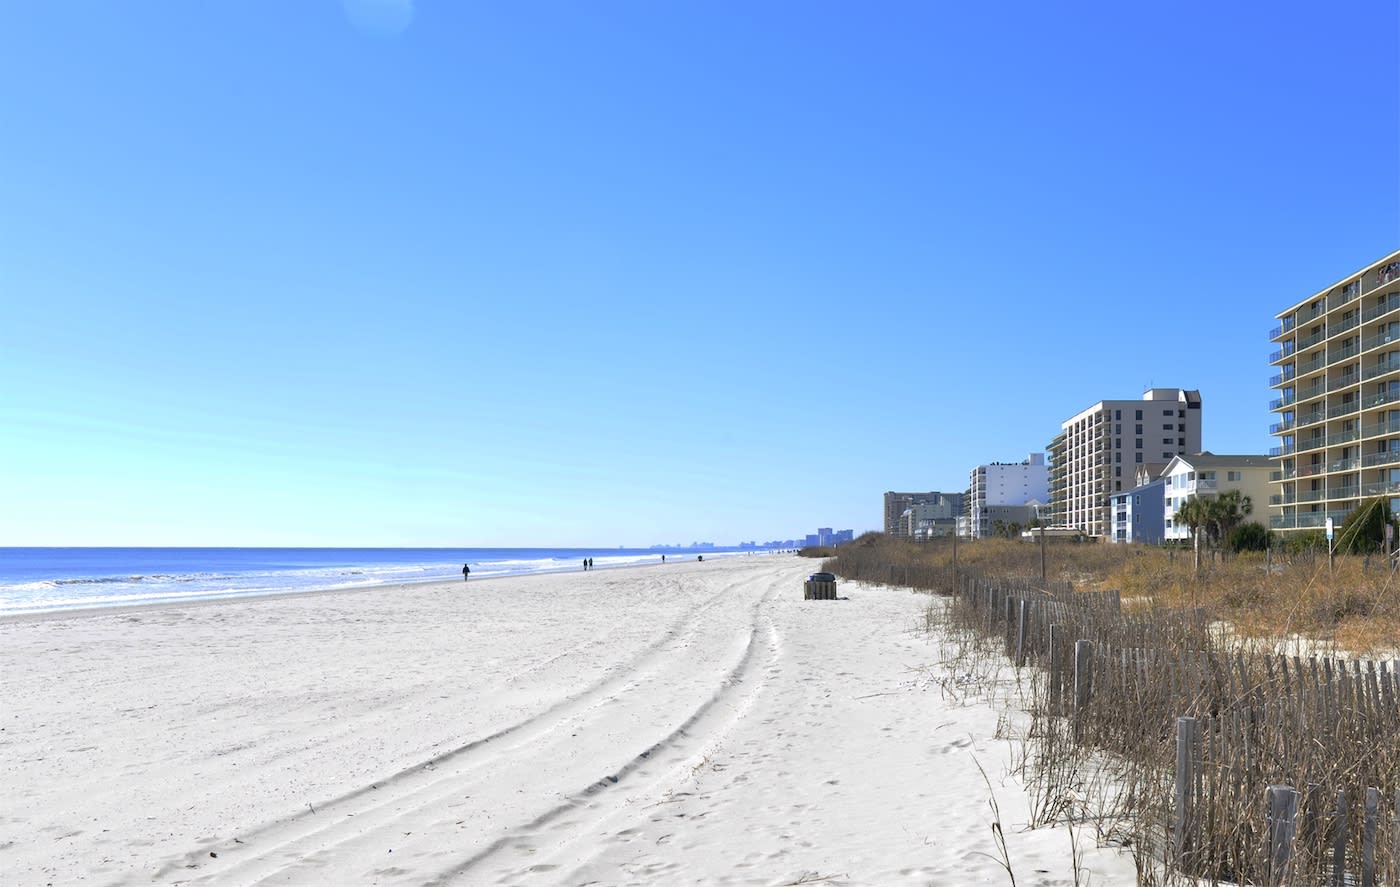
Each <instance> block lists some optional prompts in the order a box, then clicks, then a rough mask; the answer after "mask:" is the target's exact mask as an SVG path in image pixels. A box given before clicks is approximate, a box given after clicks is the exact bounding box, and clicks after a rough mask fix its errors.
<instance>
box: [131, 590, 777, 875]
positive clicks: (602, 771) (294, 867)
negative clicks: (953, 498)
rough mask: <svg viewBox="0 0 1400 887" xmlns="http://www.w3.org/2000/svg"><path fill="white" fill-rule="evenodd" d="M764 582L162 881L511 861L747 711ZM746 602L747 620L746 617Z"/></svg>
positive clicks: (188, 862)
mask: <svg viewBox="0 0 1400 887" xmlns="http://www.w3.org/2000/svg"><path fill="white" fill-rule="evenodd" d="M774 572H775V573H776V574H782V575H784V577H785V574H786V573H787V572H788V571H787V570H782V571H777V570H775V571H774ZM755 585H756V583H752V580H750V583H748V584H747V585H746V586H739V585H729V586H727V587H724V588H722V589H721V590H720V591H719V592H717V593H716V594H714V595H713V596H712V597H711V598H710V599H709V600H708V601H707V602H706V603H705V604H703V605H701V606H700V607H699V608H697V609H695V610H693V611H690V612H689V613H687V614H686V615H685V616H684V617H682V618H680V619H678V620H676V621H675V622H674V623H672V625H671V626H669V627H668V629H667V630H666V631H665V632H664V633H663V634H662V635H661V636H660V637H658V639H657V640H656V641H655V642H654V643H653V644H651V645H650V646H649V647H647V648H645V649H644V650H643V651H642V652H640V653H639V654H638V655H637V656H635V657H633V658H632V659H631V660H629V661H628V662H627V663H625V664H621V665H619V666H617V667H616V668H614V669H613V670H612V671H611V672H610V673H609V674H608V675H607V676H605V677H604V678H602V679H600V680H599V681H597V682H596V683H595V684H593V685H592V686H590V687H589V688H587V689H585V690H584V691H582V692H580V693H578V694H576V695H575V696H573V697H571V698H570V699H567V700H564V701H561V702H559V703H557V704H555V705H553V706H551V707H550V708H548V709H546V710H545V711H543V712H541V713H539V714H537V715H535V716H533V717H530V718H527V719H525V720H523V721H521V722H519V723H516V724H513V725H510V726H508V727H506V728H503V729H502V730H500V731H497V732H496V733H493V734H492V735H490V736H488V737H485V738H482V739H478V740H475V741H473V742H469V743H466V744H464V745H463V746H461V747H459V748H456V749H453V750H451V751H449V752H446V753H444V754H442V755H439V756H436V757H434V758H433V759H431V760H429V761H426V762H424V763H422V764H420V765H415V766H414V767H410V768H407V769H405V770H402V771H400V772H399V773H397V774H395V775H393V776H391V777H389V778H388V779H386V780H383V781H381V782H376V783H373V784H371V785H368V786H364V787H362V788H360V789H357V790H355V791H353V792H350V793H347V794H345V795H342V796H340V797H338V798H336V799H334V800H332V801H330V802H326V803H323V804H320V805H317V806H315V807H314V808H311V809H308V811H306V812H305V813H301V814H299V815H297V816H294V817H290V818H288V819H285V820H279V821H275V822H272V823H269V824H268V825H266V826H263V827H261V828H259V829H256V830H254V831H252V832H247V833H244V834H243V835H241V836H240V837H239V838H236V839H233V840H231V841H218V842H211V843H210V844H208V845H206V846H204V847H202V848H201V849H199V850H197V851H195V852H193V853H190V854H187V855H183V856H181V857H179V858H177V859H174V860H172V861H171V862H170V863H168V864H167V865H166V866H165V867H164V868H162V869H161V870H160V871H159V872H158V873H157V875H156V877H157V878H158V879H162V880H163V879H166V878H174V879H177V882H179V883H184V882H186V881H188V880H195V881H198V882H217V883H278V882H283V883H298V882H306V881H326V880H328V879H332V880H333V879H337V878H346V879H349V880H352V881H357V882H358V881H361V880H365V879H371V880H374V881H376V882H378V883H393V882H396V881H404V882H412V883H422V882H423V880H424V876H425V873H426V872H437V873H440V874H438V875H437V876H436V877H437V878H438V881H439V882H447V881H450V880H452V879H453V878H456V877H458V876H460V875H462V874H463V873H465V872H467V871H468V870H472V869H476V868H477V867H480V866H483V865H486V864H488V862H490V861H491V860H493V859H494V860H496V861H497V862H499V859H500V856H501V854H502V853H503V852H504V851H506V849H507V848H513V852H515V853H517V854H521V853H529V852H530V849H531V848H528V847H526V846H524V845H523V844H522V842H523V841H526V840H527V836H531V835H535V834H537V833H538V832H539V830H540V829H542V828H546V827H549V828H553V829H554V830H555V831H561V832H566V833H567V832H568V830H569V829H570V828H573V829H577V823H576V822H574V821H569V822H564V821H562V820H561V817H562V815H563V814H564V813H566V812H568V811H571V810H579V809H581V808H589V807H591V808H594V809H597V808H598V807H599V805H600V803H601V802H600V800H599V799H600V798H602V797H604V796H607V795H616V794H617V792H616V791H615V789H617V788H618V787H619V786H620V785H621V784H622V783H624V781H627V782H628V784H629V785H631V784H634V783H636V782H637V780H645V779H649V778H650V779H654V778H655V777H654V776H652V775H651V774H652V772H653V771H652V770H651V769H648V768H646V766H645V765H646V764H648V763H651V762H656V761H658V759H659V758H660V757H661V756H662V755H663V754H664V755H666V756H667V760H666V761H665V763H666V764H668V765H670V766H671V767H672V768H674V767H677V766H680V764H681V763H683V762H684V760H685V757H686V755H688V754H691V753H692V752H693V749H694V748H698V747H700V746H701V745H703V741H704V735H705V734H704V731H705V730H710V729H717V728H720V727H722V726H723V722H724V714H723V713H724V712H730V714H731V715H732V713H733V711H734V710H737V709H735V706H733V705H721V702H722V701H723V700H725V699H726V698H727V697H731V696H732V692H731V690H730V688H731V687H732V686H733V685H734V684H735V683H737V682H738V681H740V680H741V679H743V678H744V677H746V676H747V675H748V673H749V672H750V671H752V663H753V662H754V657H755V649H756V647H759V646H761V647H763V648H764V649H767V650H775V649H776V647H774V646H773V639H772V638H771V637H770V636H769V635H768V634H765V633H761V632H759V631H758V626H757V612H758V604H759V602H760V601H761V599H763V598H766V597H768V596H770V595H771V594H773V593H774V591H775V590H776V588H777V587H778V586H777V584H775V582H774V580H773V579H772V578H771V577H770V578H769V586H768V588H767V590H766V592H764V594H762V595H761V596H760V598H759V600H756V601H755V602H754V603H753V604H752V605H751V606H748V607H736V606H734V604H735V601H734V600H733V597H734V596H735V595H736V594H741V593H742V592H743V591H744V590H745V588H748V589H749V590H750V591H752V590H753V589H754V586H755ZM736 610H741V611H742V613H743V614H744V618H742V619H736V617H735V611H736ZM770 631H771V628H770ZM692 656H694V657H696V658H698V659H699V660H700V661H698V662H697V661H695V659H692V658H691V657H692ZM733 716H734V717H737V715H733ZM638 748H640V749H641V750H640V751H636V750H635V749H638ZM629 749H632V751H629ZM581 757H582V758H583V759H582V760H580V758H581ZM512 787H514V788H515V791H514V792H511V791H509V789H510V788H512ZM474 796H475V797H478V798H485V797H490V798H492V801H491V802H490V803H488V804H483V802H482V801H481V800H477V801H475V802H473V800H472V798H473V797H474ZM620 802H621V799H619V800H618V801H610V802H609V803H610V804H613V805H616V804H618V803H620ZM603 806H604V808H605V810H606V805H603ZM556 843H557V842H556ZM216 854H217V855H216ZM390 854H394V855H390ZM493 864H494V863H493ZM429 877H432V876H431V875H430V876H429Z"/></svg>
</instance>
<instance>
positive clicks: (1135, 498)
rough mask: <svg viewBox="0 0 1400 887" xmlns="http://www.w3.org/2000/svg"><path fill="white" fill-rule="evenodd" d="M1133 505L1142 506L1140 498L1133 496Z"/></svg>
mask: <svg viewBox="0 0 1400 887" xmlns="http://www.w3.org/2000/svg"><path fill="white" fill-rule="evenodd" d="M1133 504H1134V505H1141V504H1142V496H1134V497H1133Z"/></svg>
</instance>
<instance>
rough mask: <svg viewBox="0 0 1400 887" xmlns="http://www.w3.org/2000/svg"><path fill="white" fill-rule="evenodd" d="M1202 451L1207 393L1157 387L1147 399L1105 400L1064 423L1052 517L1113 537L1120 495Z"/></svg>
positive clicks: (1053, 467)
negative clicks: (1142, 474) (1145, 474)
mask: <svg viewBox="0 0 1400 887" xmlns="http://www.w3.org/2000/svg"><path fill="white" fill-rule="evenodd" d="M1200 451H1201V393H1200V392H1199V391H1188V390H1186V389H1184V388H1152V389H1149V390H1148V391H1147V392H1146V393H1144V394H1143V395H1142V399H1141V400H1101V401H1099V402H1098V403H1096V404H1094V405H1093V406H1091V407H1089V408H1088V409H1086V410H1084V411H1083V412H1080V413H1078V414H1076V415H1074V416H1072V417H1070V418H1069V419H1067V420H1066V421H1064V422H1062V423H1061V425H1060V433H1059V434H1058V435H1057V436H1056V437H1055V439H1054V441H1052V442H1051V444H1050V513H1051V515H1052V518H1051V519H1052V520H1053V521H1054V524H1055V526H1060V527H1073V528H1074V529H1076V530H1079V531H1080V532H1081V533H1084V534H1085V535H1087V536H1106V535H1109V534H1110V533H1111V531H1112V524H1111V522H1110V514H1109V505H1110V502H1111V501H1112V498H1113V494H1114V493H1121V492H1123V491H1125V490H1131V489H1133V487H1134V486H1136V480H1135V477H1136V475H1137V473H1138V471H1139V469H1143V470H1148V471H1151V472H1152V474H1153V476H1155V475H1156V474H1158V473H1160V472H1161V471H1162V469H1163V468H1165V467H1166V465H1167V463H1168V462H1170V461H1171V460H1172V457H1174V456H1179V455H1183V454H1186V453H1199V452H1200Z"/></svg>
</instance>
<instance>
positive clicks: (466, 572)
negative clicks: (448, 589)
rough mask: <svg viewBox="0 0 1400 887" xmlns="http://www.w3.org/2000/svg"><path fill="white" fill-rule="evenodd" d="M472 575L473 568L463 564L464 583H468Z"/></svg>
mask: <svg viewBox="0 0 1400 887" xmlns="http://www.w3.org/2000/svg"><path fill="white" fill-rule="evenodd" d="M471 574H472V568H471V567H469V566H468V565H466V564H462V581H463V582H466V581H467V579H468V578H470V577H471Z"/></svg>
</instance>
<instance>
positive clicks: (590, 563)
mask: <svg viewBox="0 0 1400 887" xmlns="http://www.w3.org/2000/svg"><path fill="white" fill-rule="evenodd" d="M588 569H590V570H591V569H593V558H591V557H590V558H589V559H588Z"/></svg>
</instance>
